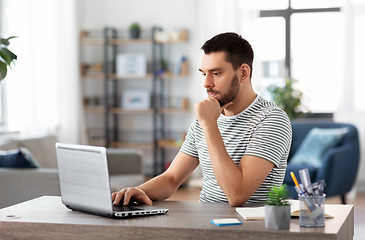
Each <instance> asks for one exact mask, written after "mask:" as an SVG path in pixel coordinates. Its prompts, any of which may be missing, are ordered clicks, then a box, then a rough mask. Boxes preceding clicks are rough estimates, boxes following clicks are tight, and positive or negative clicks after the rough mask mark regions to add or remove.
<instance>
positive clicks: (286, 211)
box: [265, 205, 291, 230]
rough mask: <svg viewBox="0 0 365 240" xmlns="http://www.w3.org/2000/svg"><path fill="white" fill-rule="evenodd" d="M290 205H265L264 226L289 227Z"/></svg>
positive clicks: (273, 227)
mask: <svg viewBox="0 0 365 240" xmlns="http://www.w3.org/2000/svg"><path fill="white" fill-rule="evenodd" d="M290 219H291V217H290V205H288V206H274V205H265V227H266V228H268V229H277V230H279V229H289V228H290Z"/></svg>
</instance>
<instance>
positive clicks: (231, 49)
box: [201, 32, 254, 77]
mask: <svg viewBox="0 0 365 240" xmlns="http://www.w3.org/2000/svg"><path fill="white" fill-rule="evenodd" d="M201 49H202V50H203V51H204V53H205V54H210V53H215V52H225V53H226V60H227V62H229V63H231V64H232V67H233V69H234V70H237V68H238V67H240V66H241V65H242V64H243V63H246V64H247V65H248V66H249V67H250V70H251V71H250V77H252V62H253V55H254V54H253V50H252V47H251V45H250V43H249V42H248V41H247V40H246V39H243V38H242V37H241V36H240V35H238V34H237V33H232V32H227V33H221V34H218V35H217V36H215V37H213V38H211V39H209V40H208V41H206V42H205V43H204V45H203V46H202V47H201Z"/></svg>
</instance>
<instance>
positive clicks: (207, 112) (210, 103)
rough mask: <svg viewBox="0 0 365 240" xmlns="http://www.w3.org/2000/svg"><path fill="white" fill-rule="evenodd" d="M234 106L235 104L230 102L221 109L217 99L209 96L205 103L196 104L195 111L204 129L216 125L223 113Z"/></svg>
mask: <svg viewBox="0 0 365 240" xmlns="http://www.w3.org/2000/svg"><path fill="white" fill-rule="evenodd" d="M232 104H233V102H229V103H227V104H226V105H224V106H222V107H221V106H220V104H219V101H218V100H217V99H216V98H214V97H209V96H208V97H207V98H206V99H204V100H203V101H201V102H197V103H195V104H194V109H195V114H196V117H197V118H198V121H199V124H200V125H201V126H202V127H203V126H207V125H210V124H216V123H217V119H218V117H219V116H220V114H221V113H222V111H223V110H224V109H226V108H227V107H228V106H229V105H232Z"/></svg>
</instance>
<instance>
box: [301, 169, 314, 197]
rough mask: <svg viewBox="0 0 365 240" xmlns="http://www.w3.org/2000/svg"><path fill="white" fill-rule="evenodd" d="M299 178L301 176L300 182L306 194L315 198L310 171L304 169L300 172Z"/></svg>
mask: <svg viewBox="0 0 365 240" xmlns="http://www.w3.org/2000/svg"><path fill="white" fill-rule="evenodd" d="M299 176H300V180H301V182H302V184H303V186H304V189H305V190H306V192H307V193H308V194H309V195H311V196H313V188H312V182H311V179H310V177H309V171H308V169H307V168H305V169H302V170H300V171H299Z"/></svg>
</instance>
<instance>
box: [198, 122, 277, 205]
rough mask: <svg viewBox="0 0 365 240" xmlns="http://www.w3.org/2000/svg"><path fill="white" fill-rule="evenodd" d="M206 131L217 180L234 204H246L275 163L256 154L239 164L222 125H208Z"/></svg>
mask: <svg viewBox="0 0 365 240" xmlns="http://www.w3.org/2000/svg"><path fill="white" fill-rule="evenodd" d="M203 130H204V135H205V138H206V142H207V147H208V152H209V156H210V161H211V163H212V168H213V172H214V175H215V177H216V179H217V182H218V184H219V186H220V187H221V189H222V190H223V192H224V194H225V195H226V197H227V199H228V202H229V203H230V205H232V206H242V205H243V204H244V203H246V201H247V200H248V199H249V198H250V197H251V196H252V194H253V193H254V192H255V191H256V190H257V188H258V187H259V186H260V185H261V184H262V182H263V181H264V180H265V178H266V177H267V175H268V174H269V173H270V171H271V169H272V168H273V167H274V164H273V163H271V162H269V161H267V160H265V159H262V158H259V157H255V156H249V155H245V156H243V157H242V159H241V161H240V165H239V167H237V166H236V164H235V163H234V162H233V161H232V159H231V157H230V156H229V155H228V153H227V151H226V149H225V146H224V143H223V140H222V137H221V135H220V132H219V130H218V127H217V126H216V125H210V126H207V127H205V129H204V128H203Z"/></svg>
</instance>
